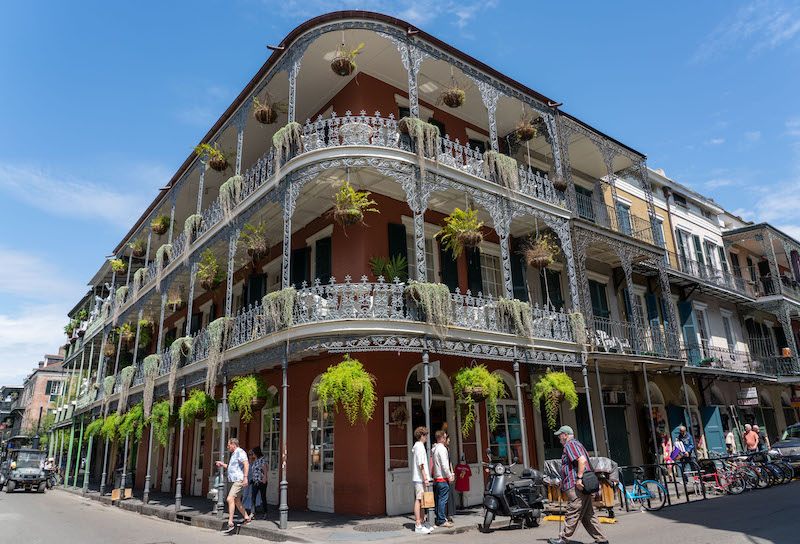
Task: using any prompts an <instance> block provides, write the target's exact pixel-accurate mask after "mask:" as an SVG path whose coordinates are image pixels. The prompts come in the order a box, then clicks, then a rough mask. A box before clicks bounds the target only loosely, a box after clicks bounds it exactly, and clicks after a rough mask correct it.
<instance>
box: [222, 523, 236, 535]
mask: <svg viewBox="0 0 800 544" xmlns="http://www.w3.org/2000/svg"><path fill="white" fill-rule="evenodd" d="M235 529H236V525H234V524H233V523H229V524H228V526H227V527H226V528H225V529H223V530H222V532H223V533H226V534H231V533H232V532H233V531H234V530H235Z"/></svg>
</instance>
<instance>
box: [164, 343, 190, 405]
mask: <svg viewBox="0 0 800 544" xmlns="http://www.w3.org/2000/svg"><path fill="white" fill-rule="evenodd" d="M193 347H194V338H192V337H191V336H182V337H180V338H176V339H175V341H174V342H173V343H172V345H171V346H170V347H169V354H170V368H169V382H168V384H167V392H168V394H169V405H170V406H173V401H174V399H175V384H176V382H177V379H178V368H179V367H180V366H181V364H182V363H184V362H185V361H186V360H187V359H188V358H189V356H190V355H191V354H192V348H193Z"/></svg>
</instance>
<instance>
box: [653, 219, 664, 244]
mask: <svg viewBox="0 0 800 544" xmlns="http://www.w3.org/2000/svg"><path fill="white" fill-rule="evenodd" d="M654 222H655V225H654V226H653V241H654V242H655V244H656V245H657V246H658V247H663V248H666V247H667V242H666V240H665V239H664V221H662V220H661V219H656V220H655V221H654Z"/></svg>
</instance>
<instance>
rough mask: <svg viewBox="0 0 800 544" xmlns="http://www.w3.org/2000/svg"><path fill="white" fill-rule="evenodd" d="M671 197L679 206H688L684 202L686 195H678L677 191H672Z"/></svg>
mask: <svg viewBox="0 0 800 544" xmlns="http://www.w3.org/2000/svg"><path fill="white" fill-rule="evenodd" d="M672 198H673V199H674V200H675V205H676V206H680V207H681V208H688V207H689V206H688V205H687V204H686V197H684V196H683V195H679V194H678V193H672Z"/></svg>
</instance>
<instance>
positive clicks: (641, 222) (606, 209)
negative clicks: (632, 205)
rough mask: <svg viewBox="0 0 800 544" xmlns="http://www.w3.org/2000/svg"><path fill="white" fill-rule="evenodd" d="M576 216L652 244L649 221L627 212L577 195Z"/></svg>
mask: <svg viewBox="0 0 800 544" xmlns="http://www.w3.org/2000/svg"><path fill="white" fill-rule="evenodd" d="M575 196H576V198H577V205H578V209H577V210H576V211H577V214H578V217H580V218H581V219H585V220H586V221H591V222H592V223H595V224H597V225H599V226H601V227H605V228H607V229H609V230H613V231H614V232H618V233H620V234H624V235H626V236H630V237H631V238H636V239H637V240H639V241H642V242H646V243H648V244H654V245H655V242H654V239H653V227H652V225H651V224H650V220H649V219H646V218H644V217H639V216H638V215H633V214H631V213H630V212H629V211H621V210H618V209H616V208H614V207H612V206H609V205H607V204H606V203H605V202H603V201H601V200H599V199H596V198H591V197H589V196H587V195H583V194H580V193H577V194H576V195H575Z"/></svg>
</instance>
